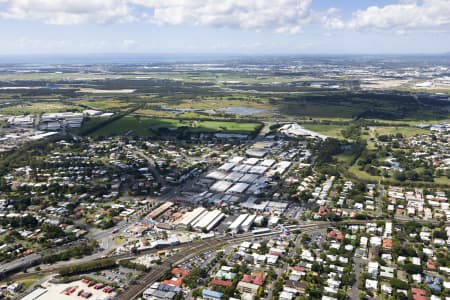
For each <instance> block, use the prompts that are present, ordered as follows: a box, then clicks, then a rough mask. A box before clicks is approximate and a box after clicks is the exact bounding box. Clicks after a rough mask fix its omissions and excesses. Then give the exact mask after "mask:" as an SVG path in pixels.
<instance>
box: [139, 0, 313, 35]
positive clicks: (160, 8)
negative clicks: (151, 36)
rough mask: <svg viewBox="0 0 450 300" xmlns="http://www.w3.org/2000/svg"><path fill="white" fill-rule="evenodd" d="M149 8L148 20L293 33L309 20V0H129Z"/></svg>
mask: <svg viewBox="0 0 450 300" xmlns="http://www.w3.org/2000/svg"><path fill="white" fill-rule="evenodd" d="M133 2H134V3H135V4H139V5H142V6H145V7H148V8H150V9H152V10H153V12H154V13H153V15H151V16H149V20H150V21H151V22H154V23H157V24H160V25H195V26H210V27H229V28H241V29H256V30H259V29H270V30H274V31H277V32H283V33H297V32H299V31H300V30H301V28H302V26H303V25H304V24H306V23H308V22H309V21H310V15H311V8H310V7H311V3H312V0H257V1H255V0H133Z"/></svg>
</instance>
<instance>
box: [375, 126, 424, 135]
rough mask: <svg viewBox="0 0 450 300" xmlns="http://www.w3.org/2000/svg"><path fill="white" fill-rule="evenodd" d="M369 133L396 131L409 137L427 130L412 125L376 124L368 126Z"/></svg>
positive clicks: (384, 133) (387, 133)
mask: <svg viewBox="0 0 450 300" xmlns="http://www.w3.org/2000/svg"><path fill="white" fill-rule="evenodd" d="M370 131H371V134H374V135H375V136H380V135H395V134H397V133H400V134H402V135H403V136H404V137H410V136H414V135H418V134H425V133H429V132H430V131H429V130H426V129H422V128H418V127H414V126H409V127H408V126H402V127H400V126H376V127H372V126H371V127H370Z"/></svg>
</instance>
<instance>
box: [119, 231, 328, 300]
mask: <svg viewBox="0 0 450 300" xmlns="http://www.w3.org/2000/svg"><path fill="white" fill-rule="evenodd" d="M326 226H327V225H326V224H322V225H316V224H307V225H298V226H297V227H295V228H290V231H291V232H292V231H301V232H308V231H316V230H317V229H318V228H320V227H326ZM281 234H282V232H281V231H275V232H271V233H269V234H265V235H262V236H263V237H264V238H269V237H272V236H279V235H281ZM260 238H262V237H261V236H255V235H252V234H248V233H247V234H242V235H239V236H236V237H216V238H213V239H208V240H207V241H205V242H203V243H199V244H198V245H194V246H192V247H185V248H184V249H182V250H180V251H179V252H178V253H177V254H175V255H173V256H171V257H170V258H169V259H167V260H166V261H165V262H164V263H163V264H161V265H159V266H157V267H156V268H155V269H152V270H151V271H150V272H149V273H147V274H145V275H144V276H143V277H142V278H140V279H139V280H138V282H137V283H136V284H134V285H132V286H130V287H129V288H128V289H127V290H126V291H125V292H123V293H122V294H120V295H119V298H118V299H119V300H132V299H135V298H136V297H137V296H139V295H140V294H141V293H142V292H143V291H144V290H145V289H147V287H148V286H149V285H151V284H153V283H155V282H156V281H158V280H159V279H160V278H161V277H162V276H163V275H164V274H166V272H169V271H170V270H171V269H172V266H175V265H178V264H181V263H183V262H184V261H186V260H189V259H190V258H192V257H194V256H196V255H198V254H200V253H202V252H205V251H207V250H211V249H216V248H220V247H223V246H225V245H227V244H236V243H240V242H244V241H253V240H258V239H260Z"/></svg>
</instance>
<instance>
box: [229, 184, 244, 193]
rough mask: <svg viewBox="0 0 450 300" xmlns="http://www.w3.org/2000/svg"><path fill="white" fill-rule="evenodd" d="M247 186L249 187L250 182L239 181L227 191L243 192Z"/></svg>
mask: <svg viewBox="0 0 450 300" xmlns="http://www.w3.org/2000/svg"><path fill="white" fill-rule="evenodd" d="M247 188H248V184H247V183H243V182H238V183H236V184H234V185H233V186H232V187H231V188H230V189H229V190H228V191H227V193H230V194H242V193H244V192H245V190H247Z"/></svg>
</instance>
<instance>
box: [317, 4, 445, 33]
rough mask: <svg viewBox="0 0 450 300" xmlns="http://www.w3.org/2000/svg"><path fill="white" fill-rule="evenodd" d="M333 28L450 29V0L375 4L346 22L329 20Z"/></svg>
mask: <svg viewBox="0 0 450 300" xmlns="http://www.w3.org/2000/svg"><path fill="white" fill-rule="evenodd" d="M325 24H326V25H328V27H329V28H336V29H340V28H350V29H377V30H393V31H395V32H406V31H412V30H443V31H450V1H449V0H422V1H411V0H403V1H401V2H400V3H398V4H391V5H386V6H383V7H378V6H371V7H368V8H367V9H365V10H359V11H356V12H355V13H353V16H352V18H351V19H350V20H349V21H347V22H343V21H342V20H340V19H339V18H337V19H336V20H335V22H334V23H333V22H329V23H328V24H327V23H325Z"/></svg>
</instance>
